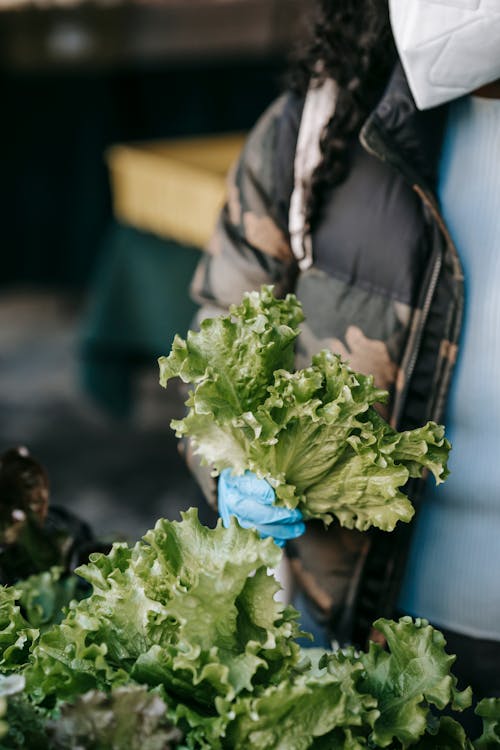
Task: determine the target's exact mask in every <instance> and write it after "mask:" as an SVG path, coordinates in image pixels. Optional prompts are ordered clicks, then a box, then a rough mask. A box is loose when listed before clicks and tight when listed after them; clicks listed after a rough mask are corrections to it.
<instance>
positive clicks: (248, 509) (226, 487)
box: [218, 469, 306, 547]
mask: <svg viewBox="0 0 500 750" xmlns="http://www.w3.org/2000/svg"><path fill="white" fill-rule="evenodd" d="M218 500H219V515H220V516H221V518H222V523H223V524H224V526H226V528H227V527H228V526H229V518H230V516H236V518H237V519H238V522H239V524H240V526H243V527H244V528H245V529H251V528H255V529H257V531H258V532H259V533H260V535H261V537H262V538H266V537H268V536H272V537H273V539H274V541H275V542H276V544H278V545H279V546H280V547H284V546H285V542H286V541H287V539H295V538H296V537H298V536H300V535H301V534H303V533H304V531H305V530H306V527H305V525H304V522H303V520H302V518H303V516H302V513H301V512H300V510H299V509H298V508H296V509H295V510H290V509H289V508H279V507H278V506H276V505H274V500H275V496H274V490H273V488H272V487H271V485H270V484H269V482H266V480H265V479H259V478H258V477H257V476H256V475H255V474H254V473H253V472H251V471H246V472H245V473H244V474H243V475H242V476H233V474H232V473H231V469H224V470H223V471H222V473H221V475H220V477H219V487H218Z"/></svg>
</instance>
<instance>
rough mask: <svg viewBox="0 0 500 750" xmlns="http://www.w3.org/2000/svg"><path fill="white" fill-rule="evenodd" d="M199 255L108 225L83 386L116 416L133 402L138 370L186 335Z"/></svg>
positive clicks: (86, 334) (85, 336) (88, 320)
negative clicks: (191, 283)
mask: <svg viewBox="0 0 500 750" xmlns="http://www.w3.org/2000/svg"><path fill="white" fill-rule="evenodd" d="M199 259H200V251H199V250H196V249H194V248H191V247H186V246H181V245H178V244H177V243H175V242H169V241H166V240H161V239H159V238H157V237H154V236H153V235H150V234H146V233H142V232H139V231H137V230H135V229H132V228H130V227H127V226H124V225H121V224H118V223H112V224H111V226H110V228H109V231H108V233H107V236H106V239H105V242H104V246H103V248H102V252H101V259H100V262H99V265H98V267H97V269H96V274H95V278H94V283H93V287H92V291H91V297H90V303H89V307H88V311H87V314H86V316H85V320H84V326H83V331H82V344H83V345H82V368H81V373H82V381H83V384H84V387H85V389H86V391H87V392H88V393H89V394H90V395H91V396H92V397H93V398H94V400H96V401H97V402H98V403H99V404H100V405H101V406H103V407H104V408H106V409H107V410H108V411H111V412H112V413H113V414H115V415H116V416H125V415H126V414H127V413H128V412H129V410H130V408H131V407H132V404H133V381H134V377H133V376H134V370H135V368H136V367H137V366H139V365H141V364H144V363H150V362H151V361H153V360H155V359H156V358H157V357H159V356H160V355H161V354H164V353H165V352H168V350H169V349H170V345H171V343H172V340H173V337H174V335H175V334H176V333H180V334H181V335H182V336H184V335H185V334H186V332H187V329H188V327H189V325H190V323H191V320H192V318H193V316H194V314H195V311H196V307H195V305H194V304H193V303H192V302H191V300H190V298H189V290H188V287H189V283H190V281H191V277H192V275H193V272H194V269H195V266H196V263H197V261H198V260H199Z"/></svg>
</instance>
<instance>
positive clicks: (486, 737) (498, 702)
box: [474, 698, 500, 750]
mask: <svg viewBox="0 0 500 750" xmlns="http://www.w3.org/2000/svg"><path fill="white" fill-rule="evenodd" d="M476 714H477V715H478V716H480V717H481V718H482V720H483V733H482V735H481V737H480V738H479V739H478V740H476V742H475V743H474V747H475V748H476V750H492V749H493V748H498V747H500V698H483V700H482V701H480V702H479V703H478V704H477V706H476Z"/></svg>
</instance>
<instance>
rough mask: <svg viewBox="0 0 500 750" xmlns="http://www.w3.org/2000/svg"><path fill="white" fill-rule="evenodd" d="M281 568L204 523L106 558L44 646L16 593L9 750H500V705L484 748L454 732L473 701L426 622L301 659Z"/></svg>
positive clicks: (154, 536)
mask: <svg viewBox="0 0 500 750" xmlns="http://www.w3.org/2000/svg"><path fill="white" fill-rule="evenodd" d="M280 555H281V552H280V550H279V548H278V547H277V546H276V545H274V544H273V542H272V541H271V540H270V539H267V540H261V539H260V538H259V537H258V535H257V534H256V532H254V531H251V530H246V529H242V528H240V527H239V526H238V525H237V524H236V523H233V525H232V526H231V528H229V529H224V528H222V527H221V526H220V525H219V526H218V527H217V528H215V529H208V528H205V527H203V526H202V525H201V524H200V523H199V521H198V519H197V514H196V511H194V510H191V511H189V512H188V513H186V514H184V516H183V520H182V521H181V522H179V523H177V522H170V521H165V520H160V521H158V523H157V525H156V527H155V529H154V530H153V531H150V532H148V534H146V536H145V537H144V540H143V541H140V542H138V543H137V544H136V545H135V546H134V547H132V548H129V547H127V546H126V545H124V544H115V545H114V546H113V549H112V551H111V552H110V553H109V554H108V555H103V554H94V555H92V557H91V561H90V563H89V564H88V565H85V566H83V567H81V568H80V569H79V571H78V573H79V575H81V576H83V578H84V579H85V580H86V581H87V582H88V583H89V584H91V586H92V593H91V595H90V596H89V597H88V598H87V599H84V600H82V601H79V602H73V603H71V604H70V606H69V609H68V610H67V611H66V616H65V617H64V619H63V620H62V621H61V622H60V623H57V622H56V623H55V624H53V625H51V626H48V627H45V625H44V628H45V629H44V632H42V631H41V629H40V628H39V627H34V626H33V622H30V620H29V619H27V618H31V620H32V619H33V617H36V618H37V619H38V621H39V622H40V621H41V619H40V610H39V609H38V608H37V607H34V606H33V605H31V607H29V608H28V609H25V607H24V606H23V604H22V601H24V602H33V598H32V597H28V598H26V587H24V590H23V591H21V590H20V589H14V588H5V589H2V590H1V595H2V598H1V603H0V659H1V661H0V672H1V673H2V675H3V676H0V704H1V705H0V709H3V711H4V715H3V717H2V722H3V723H2V724H1V726H0V729H1V731H3V732H5V734H4V736H3V738H0V750H13V749H14V748H30V750H69V749H70V748H73V750H75V749H76V748H82V750H125V748H130V750H133V748H136V747H137V748H139V747H140V748H141V750H171V749H173V748H184V749H186V748H188V749H189V750H203V749H207V750H208V749H209V748H210V749H211V750H248V749H249V748H252V749H255V750H309V748H311V749H312V750H327V749H328V750H332V749H333V748H346V750H366V749H367V748H370V747H371V748H377V747H380V748H385V747H387V748H391V749H395V748H408V747H415V748H417V750H424V749H425V748H443V750H472V748H476V749H477V750H484V749H485V748H500V700H494V699H492V700H489V701H483V702H482V703H481V704H480V707H479V709H478V712H479V713H480V715H482V716H483V717H484V720H485V731H484V733H483V735H482V737H481V738H480V739H479V740H478V741H477V742H476V743H475V744H474V745H473V744H472V743H471V742H470V740H469V739H467V738H466V737H465V734H464V731H463V729H462V728H461V726H460V724H459V723H457V722H456V721H455V720H454V719H452V718H450V717H442V716H441V711H442V710H443V709H445V708H446V707H450V708H451V709H456V710H461V709H462V708H463V707H465V706H466V705H468V703H469V702H470V694H469V692H470V691H464V692H458V691H457V689H456V681H455V678H454V677H453V676H452V674H451V672H450V668H451V666H452V663H453V661H454V657H451V656H449V655H448V654H446V652H445V649H444V646H445V643H444V638H443V636H442V635H441V634H440V633H439V632H438V631H436V630H434V629H433V628H432V627H430V626H429V625H428V624H427V623H426V622H425V621H419V620H417V621H415V622H413V621H412V620H411V619H410V618H402V619H401V620H400V621H399V622H398V623H396V622H390V621H386V620H380V621H379V622H377V623H376V626H377V628H378V629H379V630H380V631H381V632H382V633H383V635H384V636H385V638H386V640H387V643H388V651H384V650H383V649H382V648H381V647H380V646H378V645H376V644H371V646H370V649H369V651H368V652H367V653H356V652H355V651H354V650H352V649H348V650H345V651H342V652H336V653H330V652H327V653H323V652H318V651H317V650H315V649H313V650H310V651H302V650H301V649H300V648H299V647H298V646H297V643H296V640H295V639H296V637H297V635H298V628H297V625H296V616H297V615H296V613H295V611H294V610H293V609H292V608H290V607H284V606H283V605H282V604H280V603H278V602H277V601H275V593H276V591H277V589H278V584H277V583H276V581H275V580H274V579H273V578H272V577H271V576H269V575H268V567H272V566H275V565H276V564H277V562H278V559H279V557H280ZM21 588H22V587H21ZM42 619H43V618H42ZM127 743H128V744H127Z"/></svg>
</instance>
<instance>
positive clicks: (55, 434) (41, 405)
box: [0, 290, 213, 540]
mask: <svg viewBox="0 0 500 750" xmlns="http://www.w3.org/2000/svg"><path fill="white" fill-rule="evenodd" d="M81 312H82V304H81V301H80V300H78V299H75V297H71V296H68V295H66V294H61V293H50V292H40V291H32V290H31V291H30V290H12V291H9V292H5V291H4V292H2V293H1V294H0V451H3V450H5V449H6V448H9V447H13V446H15V445H26V446H27V447H28V448H29V450H30V451H31V453H32V454H33V455H34V456H35V457H36V458H38V459H39V460H40V461H41V462H42V463H43V464H44V465H45V467H46V469H47V470H48V472H49V476H50V478H51V487H52V496H51V502H53V503H54V504H56V503H57V504H59V505H64V506H67V507H69V508H71V510H73V511H74V512H76V513H77V514H78V515H80V516H81V517H82V518H83V519H85V520H86V521H88V522H89V523H91V525H92V526H93V527H94V530H95V532H96V533H97V534H98V535H99V536H106V537H109V536H112V537H125V538H127V539H129V540H134V539H136V538H138V537H139V536H141V535H142V534H143V533H144V532H145V531H146V530H147V529H148V528H150V527H151V526H152V525H153V524H154V522H155V520H156V519H157V518H158V517H160V516H164V517H168V518H172V519H177V518H178V517H179V511H180V510H183V509H186V508H188V507H190V506H191V505H200V514H201V516H202V517H203V519H204V520H205V521H206V522H209V523H211V522H212V521H213V515H212V513H211V512H210V511H209V510H208V508H207V506H206V505H205V503H204V501H203V500H202V499H201V496H200V493H199V491H198V488H197V486H196V485H195V483H194V481H193V480H192V478H191V476H190V474H189V472H188V471H187V469H186V467H185V465H184V463H183V461H182V459H181V458H180V456H179V455H178V452H177V440H176V438H175V436H174V434H173V432H172V430H171V429H170V427H169V423H170V420H171V419H172V418H174V417H178V416H179V415H180V414H181V413H182V408H183V407H182V399H181V397H180V395H179V393H178V391H177V390H176V389H175V388H172V389H170V387H169V389H168V390H167V391H165V390H164V389H163V388H161V387H160V386H159V385H158V371H157V365H156V362H155V361H152V362H151V366H150V367H146V368H145V369H144V371H143V372H142V373H141V375H140V379H139V380H140V382H139V398H138V400H137V407H136V410H135V414H134V416H133V417H132V418H131V419H129V420H127V421H117V420H113V419H111V418H110V417H109V416H107V415H106V414H103V412H102V411H100V410H98V409H97V408H96V407H95V406H94V405H93V404H92V403H91V402H90V400H89V399H88V397H86V396H85V395H84V394H83V393H82V392H81V389H80V387H79V383H78V354H77V352H78V333H79V326H80V319H81Z"/></svg>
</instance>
